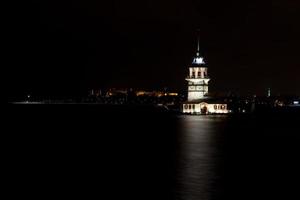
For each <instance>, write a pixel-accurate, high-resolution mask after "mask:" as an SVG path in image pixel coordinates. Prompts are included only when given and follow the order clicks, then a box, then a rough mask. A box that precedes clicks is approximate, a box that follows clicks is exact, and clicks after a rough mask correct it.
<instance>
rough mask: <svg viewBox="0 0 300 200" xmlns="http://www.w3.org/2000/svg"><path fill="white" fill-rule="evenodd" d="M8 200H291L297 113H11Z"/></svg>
mask: <svg viewBox="0 0 300 200" xmlns="http://www.w3.org/2000/svg"><path fill="white" fill-rule="evenodd" d="M9 110H10V112H9V115H8V116H7V119H8V123H6V126H7V127H8V129H7V131H5V133H4V135H5V136H6V137H5V139H4V140H3V141H4V145H3V146H4V151H3V153H4V155H5V162H3V163H4V165H5V167H6V168H5V169H6V170H5V171H4V172H5V174H6V175H7V177H8V178H7V179H5V180H7V181H6V184H5V185H6V188H7V190H6V191H9V194H10V197H11V198H19V197H23V198H27V197H29V198H31V199H44V198H84V199H89V198H101V199H115V198H126V199H127V198H130V199H165V200H167V199H174V200H175V199H178V200H179V199H180V200H196V199H197V200H202V199H203V200H208V199H270V198H274V197H277V198H278V197H279V198H282V199H295V198H296V199H297V197H300V195H299V194H298V185H299V181H300V179H299V178H300V176H299V164H298V161H299V157H300V156H299V152H300V151H299V149H300V147H299V146H300V143H299V142H300V140H299V137H298V136H299V134H300V131H299V130H300V128H299V127H300V117H299V115H297V114H295V113H294V114H288V113H284V114H278V113H277V114H272V115H271V114H268V115H264V114H259V115H238V116H185V115H179V116H178V115H174V114H168V113H165V112H162V111H161V110H159V109H153V108H147V107H119V106H113V107H103V106H97V105H10V106H9Z"/></svg>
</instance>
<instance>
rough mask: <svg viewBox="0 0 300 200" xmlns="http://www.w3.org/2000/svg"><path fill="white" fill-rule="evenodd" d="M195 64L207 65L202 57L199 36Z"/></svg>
mask: <svg viewBox="0 0 300 200" xmlns="http://www.w3.org/2000/svg"><path fill="white" fill-rule="evenodd" d="M198 31H199V30H198ZM193 64H196V65H204V64H205V62H204V60H203V57H201V56H200V39H199V34H198V37H197V52H196V57H194V60H193Z"/></svg>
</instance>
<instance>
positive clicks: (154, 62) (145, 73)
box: [6, 0, 300, 97]
mask: <svg viewBox="0 0 300 200" xmlns="http://www.w3.org/2000/svg"><path fill="white" fill-rule="evenodd" d="M105 2H106V3H105ZM12 6H13V7H12V8H13V9H12V12H11V13H10V14H9V15H8V16H7V19H8V20H7V21H8V24H9V26H10V28H9V37H8V38H7V40H6V41H7V43H8V44H9V45H8V46H7V52H8V53H9V57H8V58H9V60H10V62H9V63H8V64H7V67H8V68H9V79H8V83H7V85H9V86H10V90H9V96H11V97H19V96H22V95H25V94H27V93H31V94H32V95H44V96H67V95H80V94H87V90H88V89H90V88H108V87H118V88H126V87H132V88H141V89H142V88H145V89H162V88H164V87H167V88H168V89H169V90H174V91H184V90H185V88H186V83H185V80H184V78H185V77H186V75H187V72H188V66H189V64H191V62H192V59H193V56H194V55H195V51H196V40H197V31H196V30H197V29H200V34H199V35H200V50H201V54H202V56H204V59H205V61H206V62H207V63H208V67H209V69H208V70H209V76H210V77H211V81H210V91H212V92H225V93H227V92H230V91H231V92H236V93H239V94H242V95H252V94H258V95H260V94H265V93H266V90H267V88H268V87H270V88H271V89H272V94H274V95H275V94H298V95H300V86H299V85H300V69H299V68H300V61H299V53H300V25H299V24H300V23H299V21H300V12H299V10H300V3H299V2H298V1H295V0H272V1H261V0H257V1H255V0H254V1H253V0H251V1H240V0H234V1H214V0H209V1H208V0H205V1H202V0H201V1H200V0H198V1H196V0H193V1H182V0H142V1H141V0H126V1H124V0H111V1H96V0H94V1H86V0H80V1H46V0H43V1H36V2H34V1H26V2H25V1H24V2H21V3H17V2H15V3H14V5H12Z"/></svg>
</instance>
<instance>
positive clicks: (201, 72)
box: [185, 38, 210, 101]
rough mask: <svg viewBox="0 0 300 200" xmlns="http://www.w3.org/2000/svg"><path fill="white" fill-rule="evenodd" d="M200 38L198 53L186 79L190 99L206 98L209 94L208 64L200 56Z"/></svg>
mask: <svg viewBox="0 0 300 200" xmlns="http://www.w3.org/2000/svg"><path fill="white" fill-rule="evenodd" d="M199 48H200V47H199V38H198V44H197V53H196V57H195V58H194V60H193V62H192V65H191V66H190V67H189V75H188V76H187V78H186V79H185V80H187V81H188V101H192V100H199V99H203V98H205V96H206V95H207V94H208V82H209V80H210V79H209V77H208V74H207V66H206V64H205V62H204V60H203V57H201V56H200V49H199Z"/></svg>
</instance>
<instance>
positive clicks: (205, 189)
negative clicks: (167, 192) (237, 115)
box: [176, 115, 227, 200]
mask: <svg viewBox="0 0 300 200" xmlns="http://www.w3.org/2000/svg"><path fill="white" fill-rule="evenodd" d="M226 119H227V117H226V116H202V115H201V116H180V117H179V122H180V125H179V126H180V130H179V135H178V148H179V149H178V157H177V159H178V161H177V162H178V163H177V191H176V197H177V199H182V200H191V199H197V200H202V199H203V200H207V199H213V198H214V195H216V194H215V193H219V192H220V191H217V190H218V188H216V183H217V182H218V178H219V177H218V173H217V167H219V166H218V163H219V162H220V161H221V160H220V159H221V151H220V147H219V143H218V141H219V140H218V137H221V136H220V134H222V129H223V128H222V126H223V125H224V122H225V121H226Z"/></svg>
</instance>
